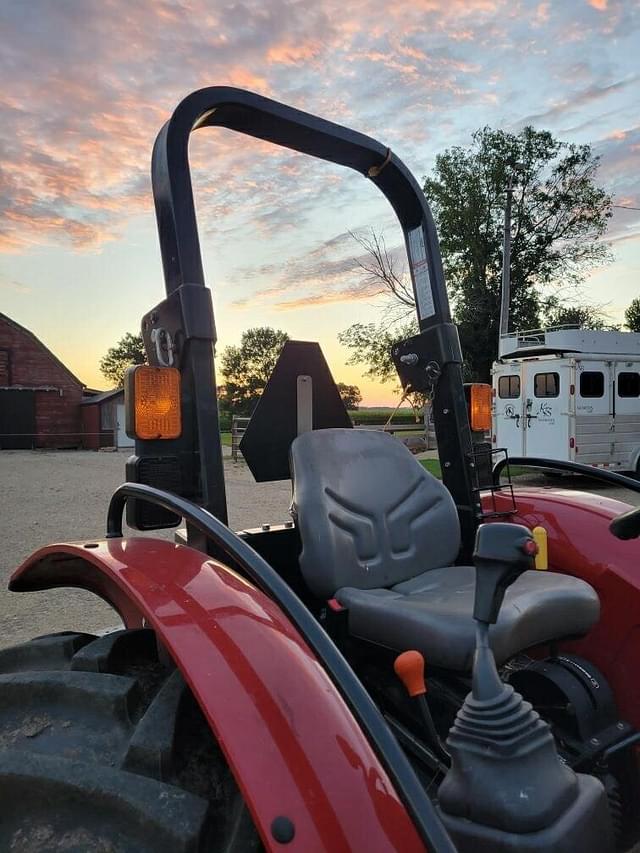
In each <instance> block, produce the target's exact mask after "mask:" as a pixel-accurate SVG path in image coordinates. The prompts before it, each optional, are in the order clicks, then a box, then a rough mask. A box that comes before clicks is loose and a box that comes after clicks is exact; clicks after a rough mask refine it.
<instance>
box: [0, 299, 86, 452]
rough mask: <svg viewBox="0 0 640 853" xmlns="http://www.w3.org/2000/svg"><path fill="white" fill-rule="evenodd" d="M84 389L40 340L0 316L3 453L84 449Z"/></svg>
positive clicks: (0, 424) (0, 433)
mask: <svg viewBox="0 0 640 853" xmlns="http://www.w3.org/2000/svg"><path fill="white" fill-rule="evenodd" d="M83 388H84V385H83V384H82V382H80V380H79V379H78V378H77V377H76V376H74V375H73V373H71V371H70V370H69V369H68V368H66V367H65V366H64V364H62V362H61V361H59V360H58V359H57V358H56V357H55V355H54V354H53V353H52V352H50V351H49V350H48V349H47V348H46V346H45V345H44V344H43V343H42V341H39V340H38V338H36V336H35V335H34V334H32V333H31V332H30V331H29V330H28V329H25V328H24V327H23V326H20V325H19V324H18V323H16V322H15V321H14V320H11V319H10V318H9V317H7V316H6V315H5V314H0V449H13V450H19V449H30V448H33V447H78V446H79V445H81V443H82V436H81V426H80V407H79V404H80V401H81V400H82V397H83Z"/></svg>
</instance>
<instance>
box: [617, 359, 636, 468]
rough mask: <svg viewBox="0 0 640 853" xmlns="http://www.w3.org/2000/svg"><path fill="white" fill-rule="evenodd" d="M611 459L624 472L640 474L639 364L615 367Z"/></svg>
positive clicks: (633, 363)
mask: <svg viewBox="0 0 640 853" xmlns="http://www.w3.org/2000/svg"><path fill="white" fill-rule="evenodd" d="M613 436H614V459H615V462H616V464H617V465H620V467H622V468H624V469H625V470H629V469H632V470H633V469H635V470H638V472H639V473H640V468H639V467H638V466H639V465H640V454H639V452H638V451H639V450H640V363H638V362H637V361H632V362H624V361H621V362H617V363H616V364H615V432H614V433H613Z"/></svg>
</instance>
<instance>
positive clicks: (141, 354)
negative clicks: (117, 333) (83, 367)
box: [100, 332, 147, 388]
mask: <svg viewBox="0 0 640 853" xmlns="http://www.w3.org/2000/svg"><path fill="white" fill-rule="evenodd" d="M146 360H147V356H146V353H145V351H144V344H143V343H142V335H140V334H137V335H133V334H131V332H127V334H126V335H124V336H123V337H122V338H120V340H119V341H118V343H117V344H116V345H115V346H113V347H110V348H109V349H108V350H107V352H106V354H105V355H104V356H103V357H102V358H101V359H100V372H101V373H102V375H103V376H104V377H105V378H106V379H108V380H109V382H111V383H112V384H113V385H114V387H116V388H121V387H122V384H123V382H124V374H125V371H126V369H127V367H131V365H133V364H144V363H145V361H146Z"/></svg>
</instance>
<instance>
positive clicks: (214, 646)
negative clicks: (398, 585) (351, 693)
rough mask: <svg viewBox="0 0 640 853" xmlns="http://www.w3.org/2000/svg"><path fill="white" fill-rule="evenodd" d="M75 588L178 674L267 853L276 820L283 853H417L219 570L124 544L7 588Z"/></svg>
mask: <svg viewBox="0 0 640 853" xmlns="http://www.w3.org/2000/svg"><path fill="white" fill-rule="evenodd" d="M60 586H65V587H68V586H74V587H81V588H82V589H87V590H90V591H92V592H94V593H96V594H97V595H99V596H100V597H101V598H103V599H105V600H106V601H107V602H108V603H109V604H111V605H112V606H113V607H114V608H115V609H116V610H117V611H118V612H119V614H120V615H121V617H122V619H123V621H124V623H125V624H126V625H127V626H128V627H137V626H140V625H142V624H143V620H144V622H146V623H147V624H149V625H151V626H152V627H153V629H154V630H155V631H156V632H157V634H158V636H159V638H160V640H161V642H162V643H163V644H164V646H165V647H166V648H167V649H168V651H169V652H170V654H171V655H172V656H173V658H174V660H175V661H176V663H177V665H178V666H179V667H180V670H181V672H182V673H183V675H184V678H185V680H186V681H187V683H188V684H189V686H190V688H191V690H192V691H193V693H194V695H195V697H196V699H197V701H198V702H199V704H200V707H201V708H202V710H203V712H204V714H205V715H206V717H207V719H208V722H209V724H210V726H211V728H212V730H213V731H214V733H215V735H216V737H217V738H218V741H219V742H220V745H221V747H222V749H223V751H224V753H225V755H226V758H227V761H228V762H229V765H230V767H231V769H232V771H233V774H234V776H235V778H236V780H237V782H238V785H239V787H240V789H241V790H242V793H243V795H244V797H245V800H246V802H247V805H248V807H249V808H250V810H251V813H252V815H253V818H254V821H255V823H256V826H257V827H258V829H259V831H260V834H261V836H262V840H263V842H264V844H265V847H266V848H267V849H268V850H275V849H282V848H281V845H280V844H278V843H277V842H275V841H274V840H273V838H272V835H271V823H272V821H273V820H274V818H276V817H277V816H279V815H285V816H287V817H289V818H290V819H291V820H292V821H293V823H294V825H295V837H294V839H293V841H292V842H290V844H289V845H287V849H290V850H292V851H293V850H298V851H304V853H312V851H329V850H330V851H332V853H334V851H335V853H337V851H345V853H346V851H360V850H367V851H397V850H402V851H403V853H410V851H418V850H424V849H425V848H424V844H423V843H422V841H421V839H420V837H419V836H418V833H417V830H416V829H415V827H414V825H413V823H412V821H411V819H410V817H409V814H408V813H407V811H406V809H405V807H404V805H403V804H402V802H401V800H400V799H399V797H398V794H397V793H396V791H395V790H394V788H393V785H392V784H391V781H390V779H389V777H388V775H387V773H386V771H385V770H384V768H383V767H382V765H381V764H380V762H379V760H378V759H377V757H376V755H375V753H374V752H373V749H372V748H371V746H370V745H369V743H368V741H367V740H366V739H365V736H364V735H363V733H362V731H361V729H360V727H359V725H358V723H357V721H356V720H355V719H354V717H353V715H352V714H351V712H350V710H349V708H348V707H347V705H346V704H345V702H344V700H343V699H342V697H341V696H340V694H339V692H338V690H337V689H336V687H335V686H334V684H333V683H332V682H331V681H330V679H329V677H328V675H327V673H326V672H325V670H324V669H323V667H322V666H321V664H320V663H319V661H318V660H317V658H316V657H315V656H314V654H313V653H312V651H311V650H310V649H309V647H308V646H307V645H306V643H305V642H304V641H303V639H302V638H301V637H300V634H299V633H298V631H297V630H296V629H295V627H294V626H293V625H292V623H291V622H290V621H289V620H288V619H287V617H286V616H285V615H284V613H283V612H282V611H281V610H280V608H279V607H278V606H277V605H276V604H275V603H274V602H273V601H272V600H271V599H270V598H268V597H267V596H266V595H264V594H263V593H262V592H261V591H260V590H258V589H257V588H256V587H255V586H253V585H252V584H250V583H249V582H248V581H246V580H245V579H244V578H242V577H240V576H239V575H237V574H236V573H235V572H233V571H232V570H230V569H229V568H227V567H226V566H224V565H222V564H220V563H218V562H216V561H215V560H213V559H210V558H208V557H207V556H206V555H204V554H202V553H200V552H199V551H195V550H193V549H192V548H188V547H186V546H182V545H174V544H172V543H171V542H168V541H165V540H159V539H150V538H141V537H135V538H131V539H110V540H107V541H104V542H96V543H90V544H87V545H82V544H65V545H51V546H48V547H46V548H42V549H41V550H39V551H37V552H36V553H35V554H33V555H32V556H31V557H29V558H28V559H27V560H26V561H25V562H24V563H23V564H22V565H21V566H20V568H19V569H18V570H17V571H16V572H15V573H14V575H13V576H12V578H11V582H10V589H12V590H15V591H29V590H42V589H51V588H54V587H60Z"/></svg>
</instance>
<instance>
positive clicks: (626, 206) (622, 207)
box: [611, 204, 640, 210]
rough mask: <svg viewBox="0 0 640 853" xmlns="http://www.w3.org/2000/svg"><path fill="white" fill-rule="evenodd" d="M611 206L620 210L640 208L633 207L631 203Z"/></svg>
mask: <svg viewBox="0 0 640 853" xmlns="http://www.w3.org/2000/svg"><path fill="white" fill-rule="evenodd" d="M611 207H617V208H618V209H619V210H640V207H632V206H631V205H630V204H612V205H611Z"/></svg>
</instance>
